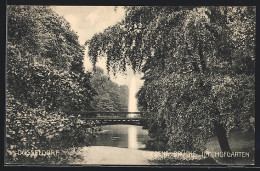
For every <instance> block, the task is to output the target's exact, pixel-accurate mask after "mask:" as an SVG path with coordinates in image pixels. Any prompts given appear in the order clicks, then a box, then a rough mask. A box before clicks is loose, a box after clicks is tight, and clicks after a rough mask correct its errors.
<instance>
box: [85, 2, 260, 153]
mask: <svg viewBox="0 0 260 171" xmlns="http://www.w3.org/2000/svg"><path fill="white" fill-rule="evenodd" d="M125 10H126V16H125V19H124V20H123V21H122V22H120V23H117V24H116V25H114V26H112V27H109V28H107V29H106V30H105V31H104V32H103V33H100V34H96V35H94V36H93V38H92V39H91V40H89V41H87V42H86V44H88V45H89V52H88V53H89V55H90V56H91V60H92V62H93V64H95V63H96V61H97V58H98V57H100V56H106V57H107V69H108V70H112V71H113V72H118V71H125V69H126V65H130V66H131V67H132V69H133V70H134V71H138V72H143V73H144V77H143V79H144V80H145V82H144V86H143V87H142V89H141V90H140V91H139V93H138V99H139V104H140V105H141V106H142V107H143V111H147V112H148V113H147V115H148V116H149V117H150V120H149V121H148V123H149V126H150V130H154V131H153V133H155V135H157V136H156V137H158V138H161V137H163V138H164V139H166V142H167V143H168V145H169V147H170V148H171V149H172V150H182V149H186V150H198V151H200V150H203V148H204V144H205V143H206V141H207V138H208V137H210V136H212V135H213V134H217V135H218V138H219V142H220V146H221V149H222V150H223V151H230V148H229V145H228V142H227V139H226V136H225V135H226V131H227V132H228V131H229V130H230V129H232V128H234V127H239V128H243V129H244V130H248V129H254V118H255V116H254V106H255V102H254V93H255V87H254V83H255V78H254V76H255V71H254V69H255V38H256V36H255V32H256V31H255V21H256V8H255V7H229V6H225V7H182V6H179V7H177V6H174V7H171V6H167V7H163V6H150V7H146V6H141V7H139V6H138V7H137V6H131V7H125ZM151 92H152V93H151ZM158 126H160V127H163V129H160V130H158V129H154V128H156V127H158ZM223 137H224V138H223Z"/></svg>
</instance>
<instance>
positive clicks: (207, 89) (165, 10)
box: [4, 5, 256, 166]
mask: <svg viewBox="0 0 260 171" xmlns="http://www.w3.org/2000/svg"><path fill="white" fill-rule="evenodd" d="M6 11H7V14H6V15H7V19H6V21H7V22H6V31H7V33H6V84H5V89H6V91H5V94H6V113H5V139H4V141H5V154H4V162H5V165H6V166H13V165H25V166H32V165H44V166H50V165H51V166H71V165H73V166H107V165H108V166H111V165H113V166H114V165H116V166H128V165H130V166H135V165H136V166H155V165H159V166H184V165H185V166H187V165H190V166H193V165H196V166H198V165H203V166H208V165H210V166H223V165H231V166H244V165H255V57H256V52H255V51H256V7H255V6H68V5H67V6H66V5H63V6H59V5H7V9H6Z"/></svg>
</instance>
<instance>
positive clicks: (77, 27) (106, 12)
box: [52, 6, 143, 89]
mask: <svg viewBox="0 0 260 171" xmlns="http://www.w3.org/2000/svg"><path fill="white" fill-rule="evenodd" d="M52 8H53V10H54V11H55V12H57V13H58V14H59V15H61V16H63V17H64V18H65V19H66V20H67V21H68V22H69V23H70V25H71V28H72V30H74V31H75V32H76V33H77V34H78V36H79V42H80V44H82V45H84V44H85V42H86V41H87V40H89V39H91V38H92V36H94V34H96V33H100V32H103V31H104V30H105V29H106V28H107V27H109V26H112V25H114V24H116V23H117V22H120V21H122V20H123V19H124V15H125V11H124V9H123V8H122V7H117V8H116V10H115V7H114V6H52ZM87 52H88V48H87V47H86V51H85V58H84V67H85V69H86V70H88V71H91V70H92V68H93V67H92V64H91V62H90V60H89V56H88V53H87ZM97 66H98V67H101V68H102V69H104V71H105V73H106V74H107V70H106V59H105V58H102V59H100V60H99V61H98V63H97ZM107 75H108V76H110V78H111V80H112V81H114V82H116V83H117V84H119V85H128V86H129V85H130V80H131V78H132V76H135V80H136V86H137V89H139V88H140V87H141V86H142V84H143V81H142V80H141V79H140V78H141V75H134V74H133V71H132V70H131V69H130V68H128V69H127V72H126V74H116V77H115V76H113V74H112V73H110V74H107Z"/></svg>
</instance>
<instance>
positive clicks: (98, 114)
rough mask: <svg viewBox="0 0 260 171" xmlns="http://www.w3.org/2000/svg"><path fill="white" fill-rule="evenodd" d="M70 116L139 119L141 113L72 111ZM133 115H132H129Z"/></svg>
mask: <svg viewBox="0 0 260 171" xmlns="http://www.w3.org/2000/svg"><path fill="white" fill-rule="evenodd" d="M69 113H70V114H72V115H76V116H80V117H85V118H141V117H142V116H141V115H142V112H124V111H106V112H105V111H73V112H69ZM131 114H133V115H131Z"/></svg>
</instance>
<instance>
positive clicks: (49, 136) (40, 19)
mask: <svg viewBox="0 0 260 171" xmlns="http://www.w3.org/2000/svg"><path fill="white" fill-rule="evenodd" d="M7 12H8V23H7V24H8V28H7V29H8V30H7V31H8V40H7V61H6V62H7V71H6V72H7V82H6V157H5V162H6V163H16V164H41V163H42V164H47V163H53V164H54V163H64V162H65V163H66V162H68V161H69V160H70V158H71V157H72V156H75V154H76V152H75V150H77V148H78V147H81V146H87V145H90V142H91V138H92V127H94V126H95V125H96V122H95V121H86V120H83V119H81V118H79V117H77V116H72V115H70V112H71V111H91V110H94V107H96V106H95V105H97V104H99V102H98V101H96V99H97V97H96V96H97V95H98V91H99V90H100V89H102V88H103V89H107V88H108V87H107V86H111V85H110V84H112V82H111V81H110V82H109V84H107V85H104V86H103V87H102V88H101V87H100V86H97V84H99V83H100V81H101V83H104V82H105V83H107V82H108V81H106V80H98V81H99V82H98V81H97V80H96V79H97V76H100V77H101V76H102V74H103V73H99V75H95V74H94V75H93V74H92V73H91V72H86V71H85V70H84V67H83V58H84V49H85V47H84V46H82V45H80V44H79V41H78V36H77V34H76V33H75V32H74V31H72V30H71V27H70V24H69V23H68V22H67V21H66V20H65V19H64V18H63V17H61V16H59V15H57V14H56V13H55V12H54V11H52V9H51V8H50V7H47V6H15V5H9V6H8V8H7ZM92 76H93V78H92ZM93 85H94V86H93ZM113 86H114V87H117V86H116V85H114V84H113ZM109 88H111V87H109ZM113 91H117V90H115V89H113ZM117 93H118V92H117ZM121 93H122V94H121V96H123V95H126V94H127V93H128V92H127V89H126V88H125V87H124V90H123V91H121ZM110 95H111V93H110V92H109V93H108V96H110ZM117 95H118V94H117ZM98 97H102V95H99V96H98ZM95 102H96V104H93V103H95ZM109 102H111V103H123V100H122V98H121V99H117V97H114V99H109ZM104 103H106V102H104ZM103 105H106V104H103ZM115 108H116V107H115ZM99 109H100V110H102V109H103V108H101V107H99ZM28 150H29V151H31V150H32V151H35V150H41V151H45V152H46V151H50V150H58V151H60V152H59V154H58V155H54V153H50V152H49V154H47V155H43V154H40V152H35V153H32V152H25V153H21V151H28ZM65 151H67V152H66V153H65ZM68 151H69V152H68ZM73 151H74V152H73Z"/></svg>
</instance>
